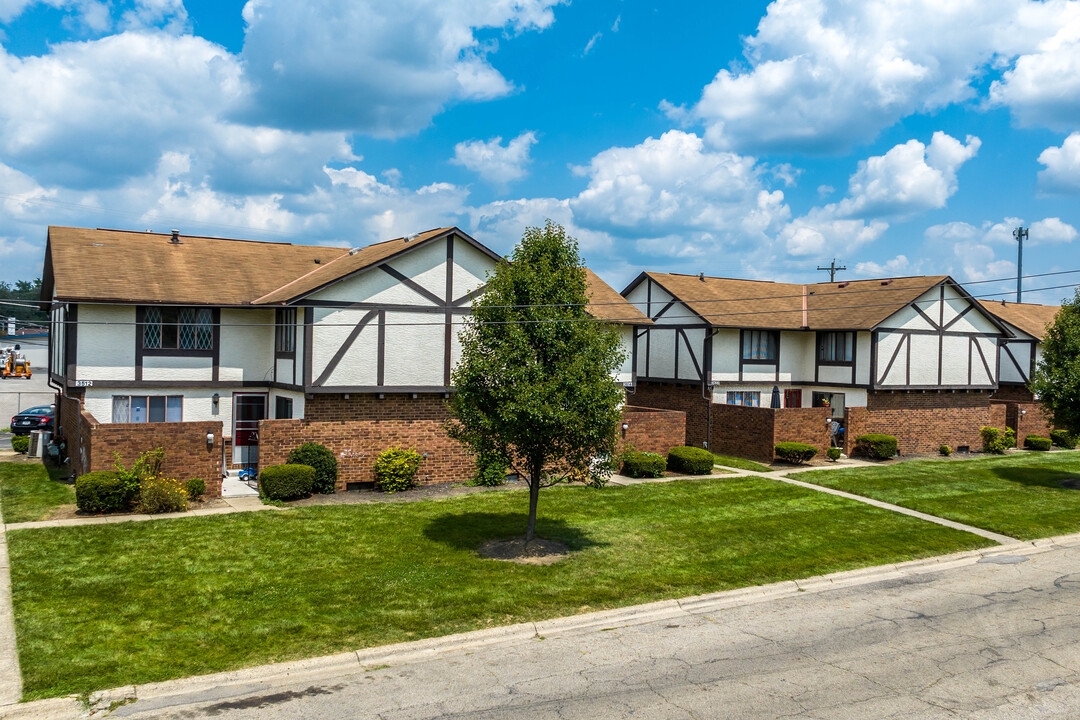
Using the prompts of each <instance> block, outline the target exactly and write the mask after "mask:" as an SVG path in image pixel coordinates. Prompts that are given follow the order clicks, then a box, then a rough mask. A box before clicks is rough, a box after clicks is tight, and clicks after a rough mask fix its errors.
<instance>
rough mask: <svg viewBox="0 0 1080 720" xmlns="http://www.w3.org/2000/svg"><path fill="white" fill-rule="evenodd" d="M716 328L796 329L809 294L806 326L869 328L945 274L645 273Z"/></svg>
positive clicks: (944, 276) (920, 293)
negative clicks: (843, 278) (798, 278)
mask: <svg viewBox="0 0 1080 720" xmlns="http://www.w3.org/2000/svg"><path fill="white" fill-rule="evenodd" d="M644 275H645V276H647V277H650V278H652V279H653V281H654V282H657V283H659V284H660V285H661V286H662V287H663V288H665V289H666V290H667V291H668V292H670V293H671V294H672V295H674V296H675V297H677V298H679V299H680V300H682V301H683V302H684V303H685V304H686V306H687V307H689V308H690V309H691V310H692V311H693V312H695V313H697V314H698V315H700V316H701V317H702V318H703V319H705V321H706V322H708V323H710V324H711V325H713V326H714V327H739V328H768V329H780V330H798V329H801V328H802V327H803V317H802V295H803V288H805V289H806V293H807V316H808V321H809V322H808V327H810V328H813V329H816V330H870V329H872V328H874V327H875V326H877V325H879V324H880V323H881V322H882V321H883V320H885V319H886V318H887V317H889V316H890V315H892V314H893V313H895V312H896V311H898V310H899V309H900V308H902V307H904V306H905V305H908V304H909V303H911V302H912V301H913V300H915V299H917V298H918V297H919V296H920V295H922V294H923V293H925V292H926V291H927V290H929V289H930V288H932V287H936V286H937V285H938V284H940V283H942V282H945V281H950V278H949V277H948V276H947V275H930V276H920V277H902V278H892V279H891V280H889V281H888V284H883V283H884V282H886V281H883V280H852V281H850V282H837V283H810V284H807V285H799V284H794V283H776V282H769V281H762V280H736V279H732V278H714V277H705V279H704V280H702V279H701V278H700V277H699V276H698V275H677V274H672V273H654V272H647V273H644Z"/></svg>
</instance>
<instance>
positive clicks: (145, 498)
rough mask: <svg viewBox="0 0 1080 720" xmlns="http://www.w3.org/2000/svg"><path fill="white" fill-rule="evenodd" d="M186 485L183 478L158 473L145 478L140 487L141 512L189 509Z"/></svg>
mask: <svg viewBox="0 0 1080 720" xmlns="http://www.w3.org/2000/svg"><path fill="white" fill-rule="evenodd" d="M186 485H187V484H186V483H185V482H184V481H183V480H177V479H176V478H169V477H160V476H158V475H151V476H150V477H148V478H146V479H144V480H143V481H142V484H141V485H140V487H139V505H138V510H139V512H141V513H147V514H149V515H153V514H156V513H166V512H181V511H182V510H187V504H188V490H187V486H186Z"/></svg>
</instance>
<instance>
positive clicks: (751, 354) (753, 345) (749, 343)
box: [742, 330, 780, 362]
mask: <svg viewBox="0 0 1080 720" xmlns="http://www.w3.org/2000/svg"><path fill="white" fill-rule="evenodd" d="M779 348H780V335H779V333H777V332H776V331H774V330H743V333H742V359H743V360H753V361H757V362H776V356H777V353H778V351H779Z"/></svg>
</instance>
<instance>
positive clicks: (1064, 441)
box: [1050, 430, 1076, 450]
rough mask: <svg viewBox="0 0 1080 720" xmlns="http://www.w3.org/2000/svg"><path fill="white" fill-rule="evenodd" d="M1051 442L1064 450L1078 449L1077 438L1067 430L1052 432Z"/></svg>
mask: <svg viewBox="0 0 1080 720" xmlns="http://www.w3.org/2000/svg"><path fill="white" fill-rule="evenodd" d="M1050 440H1051V441H1052V442H1053V443H1054V444H1055V445H1057V446H1058V447H1059V448H1062V449H1063V450H1073V449H1075V448H1076V438H1074V437H1073V436H1072V435H1070V434H1069V433H1068V432H1067V431H1065V430H1051V431H1050Z"/></svg>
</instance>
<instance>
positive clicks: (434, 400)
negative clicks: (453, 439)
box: [304, 393, 450, 422]
mask: <svg viewBox="0 0 1080 720" xmlns="http://www.w3.org/2000/svg"><path fill="white" fill-rule="evenodd" d="M446 403H447V400H446V399H445V398H444V397H443V396H442V394H440V393H418V394H417V396H416V397H415V398H414V397H412V396H411V395H409V394H400V393H399V394H391V393H387V394H386V395H385V397H384V398H383V399H382V400H380V399H379V396H378V395H372V394H368V393H364V394H357V393H353V394H350V395H349V397H348V398H346V397H345V395H343V394H336V393H335V394H330V393H317V394H315V395H313V396H312V398H311V399H310V400H307V401H305V402H304V419H305V420H310V421H312V422H321V421H337V420H437V421H439V422H442V421H444V420H447V419H448V418H449V417H450V411H449V410H448V409H447V405H446Z"/></svg>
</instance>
